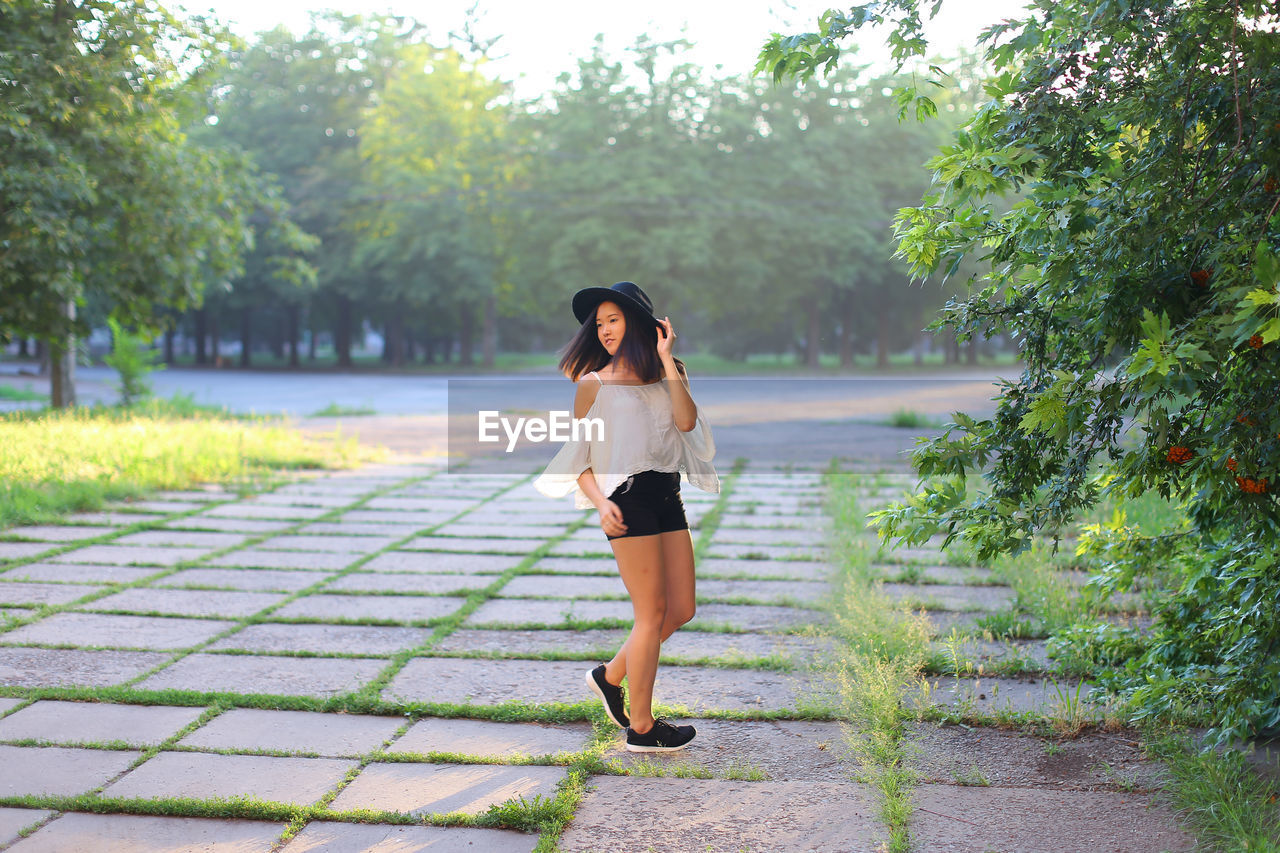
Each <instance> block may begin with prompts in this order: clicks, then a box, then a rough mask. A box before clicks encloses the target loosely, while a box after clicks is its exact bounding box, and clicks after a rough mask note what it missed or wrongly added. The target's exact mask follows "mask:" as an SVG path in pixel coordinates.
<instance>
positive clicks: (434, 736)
mask: <svg viewBox="0 0 1280 853" xmlns="http://www.w3.org/2000/svg"><path fill="white" fill-rule="evenodd" d="M590 736H591V726H590V725H588V724H587V723H570V724H568V725H560V726H548V725H542V724H541V723H494V722H490V721H488V720H460V719H442V718H437V717H428V718H426V719H423V720H419V721H418V722H416V723H414V724H413V727H412V728H410V729H409V731H408V732H406V733H405V735H404V737H402V738H400V739H399V740H397V741H396V742H395V743H394V744H392V745H391V747H390V749H388V750H387V751H388V752H395V753H404V752H411V753H417V754H419V755H426V754H428V753H431V752H453V753H460V754H462V755H468V756H473V757H481V758H512V757H514V756H517V755H523V756H527V757H529V758H540V757H542V756H544V755H555V754H556V753H561V752H579V751H581V750H582V748H583V747H585V746H586V745H587V741H588V739H589V738H590Z"/></svg>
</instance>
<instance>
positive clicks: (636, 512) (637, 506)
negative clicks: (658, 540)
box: [606, 471, 689, 539]
mask: <svg viewBox="0 0 1280 853" xmlns="http://www.w3.org/2000/svg"><path fill="white" fill-rule="evenodd" d="M609 500H611V501H613V502H614V503H615V504H617V505H618V509H620V510H622V523H623V524H625V525H627V532H626V533H624V534H622V536H609V535H608V534H606V538H608V539H622V538H624V537H627V536H653V535H654V534H656V533H669V532H671V531H672V530H688V529H689V522H688V521H687V520H686V519H685V517H684V501H682V500H680V472H679V471H671V472H666V471H641V472H640V473H639V474H634V475H632V476H630V477H628V478H627V479H626V480H625V481H624V482H623V484H622V485H621V486H618V488H616V489H614V490H613V494H611V495H609Z"/></svg>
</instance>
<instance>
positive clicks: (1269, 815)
mask: <svg viewBox="0 0 1280 853" xmlns="http://www.w3.org/2000/svg"><path fill="white" fill-rule="evenodd" d="M1146 747H1147V750H1148V751H1149V752H1150V753H1151V754H1152V755H1154V756H1155V757H1157V758H1159V759H1161V760H1162V761H1163V762H1164V764H1165V766H1166V767H1167V768H1168V770H1169V775H1170V783H1169V785H1168V788H1167V790H1168V792H1169V794H1170V795H1171V796H1172V799H1173V805H1174V807H1175V808H1176V809H1178V811H1179V812H1181V813H1182V815H1183V816H1184V818H1185V820H1186V821H1187V822H1188V823H1189V824H1190V825H1191V826H1192V828H1193V829H1194V830H1195V833H1196V838H1197V840H1198V841H1199V842H1200V845H1201V848H1202V849H1205V850H1241V851H1271V853H1275V851H1278V850H1280V805H1277V802H1276V801H1277V796H1278V795H1280V788H1278V787H1277V786H1276V785H1274V784H1272V783H1270V782H1268V781H1267V780H1265V779H1263V778H1262V777H1260V776H1259V775H1257V774H1256V773H1254V772H1253V770H1252V769H1251V768H1249V767H1248V766H1247V765H1246V764H1245V762H1244V759H1243V756H1241V755H1240V754H1239V753H1237V752H1234V751H1230V750H1228V751H1226V752H1213V751H1205V752H1201V751H1198V750H1197V749H1195V747H1194V746H1193V745H1192V744H1191V743H1190V742H1189V741H1188V740H1187V739H1186V738H1185V737H1181V736H1179V735H1177V734H1173V733H1163V734H1157V735H1155V736H1154V737H1153V738H1152V739H1151V740H1149V741H1148V742H1147V744H1146Z"/></svg>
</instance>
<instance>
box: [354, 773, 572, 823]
mask: <svg viewBox="0 0 1280 853" xmlns="http://www.w3.org/2000/svg"><path fill="white" fill-rule="evenodd" d="M564 775H565V771H564V768H562V767H527V766H526V767H504V766H501V765H492V764H370V765H369V766H368V767H366V768H365V769H364V772H362V773H361V774H360V775H359V776H357V777H356V778H355V781H354V782H352V783H351V784H350V785H348V786H347V787H346V788H345V789H344V790H343V791H342V793H341V794H339V795H338V797H337V799H335V800H334V801H333V806H332V808H334V809H335V810H338V811H341V810H344V809H379V810H383V811H394V812H401V813H404V814H448V813H450V812H462V813H463V814H471V815H474V814H481V813H483V812H484V811H486V810H487V809H488V808H489V806H491V805H495V804H497V803H503V802H506V801H507V800H514V799H516V798H518V797H523V798H524V799H526V800H531V799H533V798H534V797H535V796H542V797H547V798H550V797H553V796H555V789H556V784H557V783H558V782H559V781H560V780H561V779H563V778H564Z"/></svg>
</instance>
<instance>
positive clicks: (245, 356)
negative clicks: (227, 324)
mask: <svg viewBox="0 0 1280 853" xmlns="http://www.w3.org/2000/svg"><path fill="white" fill-rule="evenodd" d="M252 327H253V310H252V309H251V308H249V307H248V306H245V307H244V308H241V309H240V366H241V367H248V366H249V360H250V356H249V346H250V344H251V343H252V339H251V336H250V332H251V330H252Z"/></svg>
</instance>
